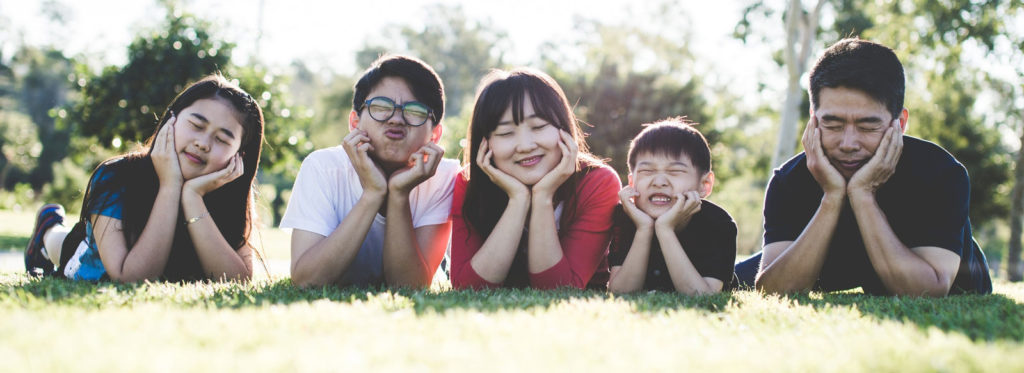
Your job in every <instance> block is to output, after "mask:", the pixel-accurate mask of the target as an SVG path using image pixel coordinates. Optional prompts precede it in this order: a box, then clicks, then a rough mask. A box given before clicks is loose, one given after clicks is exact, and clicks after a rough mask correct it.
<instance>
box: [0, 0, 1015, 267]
mask: <svg viewBox="0 0 1024 373" xmlns="http://www.w3.org/2000/svg"><path fill="white" fill-rule="evenodd" d="M1021 7H1022V5H1021V1H1017V0H1012V1H1005V0H1004V1H937V0H904V1H850V0H816V1H781V0H777V1H726V2H700V1H651V2H630V1H625V0H621V1H590V2H575V1H541V0H522V1H515V2H509V1H477V2H473V1H461V0H446V1H439V2H420V1H411V0H398V1H391V2H387V3H349V2H330V1H298V2H296V1H287V2H286V1H275V0H262V1H244V0H233V1H218V2H206V1H175V0H159V1H148V2H147V1H125V0H104V1H95V2H72V1H61V0H44V1H29V2H20V1H3V2H0V209H3V210H13V211H34V210H35V209H36V208H37V207H38V206H39V205H41V204H43V203H44V202H58V203H61V204H63V205H64V206H65V207H66V208H67V209H68V210H69V211H70V212H72V213H76V212H77V210H78V209H79V208H80V204H81V202H80V200H81V196H82V191H83V189H84V187H85V183H86V181H87V178H88V175H89V174H90V172H91V171H92V169H93V168H94V167H95V166H96V165H97V164H98V163H99V162H100V161H102V160H103V159H105V158H107V157H110V156H112V155H115V154H119V153H123V152H126V151H129V150H131V149H134V148H135V147H136V146H137V145H138V143H139V142H141V141H143V140H144V139H145V138H146V137H148V136H149V135H150V134H151V133H152V131H153V128H155V122H156V119H155V118H156V116H157V115H158V114H159V113H161V112H163V110H164V109H165V105H167V104H168V103H169V102H170V100H171V98H173V96H174V95H175V94H176V93H177V92H179V91H180V90H181V88H182V87H184V86H185V85H187V84H188V83H189V82H191V81H194V80H196V79H198V78H200V77H202V76H204V75H206V74H210V73H213V72H218V71H219V72H221V73H223V74H225V75H226V76H228V77H229V78H232V79H236V80H238V81H239V83H240V84H241V85H242V86H243V88H245V89H246V90H248V91H249V92H250V93H252V94H253V96H255V97H257V98H258V99H259V101H260V104H261V105H262V106H263V109H264V113H265V116H266V146H265V148H264V152H263V158H262V161H261V170H260V174H259V178H258V181H259V185H260V196H259V201H260V203H261V206H262V211H263V213H262V215H261V217H262V223H263V224H264V226H265V227H274V226H276V224H277V222H278V221H279V220H280V217H281V214H282V213H283V210H284V208H285V206H286V204H287V199H288V196H289V189H290V188H291V185H292V182H293V181H294V177H295V174H296V172H297V170H298V168H299V164H300V162H301V160H302V159H303V157H304V156H305V155H307V154H309V152H311V151H313V150H315V149H319V148H324V147H330V146H334V145H337V144H338V143H339V142H340V139H341V138H342V137H343V136H344V135H345V134H346V132H347V125H346V120H347V113H348V111H349V110H351V95H352V88H351V87H352V84H353V80H354V79H355V78H356V77H358V75H359V73H360V71H361V69H363V68H365V67H366V66H368V64H369V63H370V62H371V61H373V60H374V59H375V58H376V57H377V56H379V55H380V54H382V53H385V52H395V53H407V54H411V55H414V56H418V57H420V58H422V59H423V60H425V61H427V62H428V63H430V64H431V65H433V66H434V67H435V69H436V70H437V71H438V73H439V74H440V75H441V77H442V79H443V81H444V84H445V87H446V92H447V98H448V100H447V109H446V113H447V114H448V115H446V118H445V119H444V121H443V125H444V126H445V131H444V138H443V141H442V143H443V144H442V145H443V146H444V147H445V149H446V156H447V157H452V158H460V157H461V155H462V152H463V148H462V146H463V144H464V143H465V142H464V141H463V138H464V135H465V131H466V125H467V122H468V118H469V115H470V111H471V106H472V100H473V95H474V93H475V89H476V85H477V82H478V81H479V79H480V78H481V77H482V76H483V74H485V73H486V72H487V71H488V69H491V68H507V67H513V66H520V65H525V66H531V67H535V68H539V69H541V70H543V71H546V72H548V73H549V74H551V75H552V76H554V77H555V79H556V80H557V81H558V82H559V83H560V84H561V85H562V87H563V88H564V89H565V91H566V94H567V95H568V97H569V99H570V100H571V101H572V102H573V103H574V104H575V111H576V114H577V115H578V117H579V118H580V119H581V120H582V122H583V125H582V127H583V128H584V131H585V132H586V133H587V134H588V136H589V137H588V142H589V144H590V146H591V149H592V150H593V151H594V153H596V154H597V155H599V156H601V157H605V158H607V159H610V163H611V164H612V166H614V167H615V169H616V170H618V171H619V173H620V176H622V179H623V181H625V172H626V170H627V167H626V165H625V158H626V151H627V148H628V141H629V139H630V138H632V137H633V136H634V135H635V134H636V133H638V132H639V131H640V129H641V126H640V125H641V124H642V123H648V122H652V121H655V120H658V119H662V118H666V117H670V116H678V115H684V116H687V117H689V118H690V119H691V120H693V121H696V122H698V123H700V125H699V127H698V128H699V129H700V130H701V131H702V132H703V133H704V134H705V135H706V136H707V137H708V140H709V141H710V143H711V144H712V151H713V153H712V154H713V162H714V163H713V167H714V170H715V173H716V176H717V181H718V183H717V185H716V186H715V192H714V194H712V196H711V199H712V200H714V201H715V202H717V203H719V204H720V205H722V206H724V207H725V208H726V209H727V210H728V211H730V212H731V213H732V214H733V216H734V218H735V219H736V221H737V223H738V225H739V253H740V255H741V256H742V255H746V254H750V253H752V252H754V251H756V250H757V249H758V248H759V246H760V241H761V223H762V220H761V214H760V211H761V207H762V199H763V195H764V187H765V185H766V183H767V180H768V178H769V177H770V175H771V170H772V168H773V167H775V166H777V165H779V164H781V163H782V162H784V161H785V160H786V159H787V158H789V157H790V156H792V155H794V154H796V153H797V152H799V151H800V150H801V149H800V147H799V144H798V136H796V134H798V133H800V131H802V127H803V123H805V122H806V120H807V112H808V105H809V104H808V101H807V94H806V85H807V78H806V76H807V75H806V71H807V69H808V68H809V66H811V65H813V61H814V59H816V57H817V56H818V55H820V53H821V51H822V50H823V49H824V48H825V47H826V46H828V45H829V44H831V43H833V42H835V41H836V40H838V39H840V38H842V37H845V36H861V37H864V38H867V39H871V40H875V41H878V42H881V43H883V44H886V45H888V46H891V47H893V48H894V49H895V50H896V52H897V54H898V55H899V57H900V59H901V60H902V61H903V63H904V65H905V68H906V73H907V95H906V107H908V108H909V109H910V113H911V116H910V126H909V129H908V133H909V134H911V135H914V136H919V137H922V138H924V139H926V140H929V141H933V142H936V143H938V144H939V145H941V146H943V147H944V148H946V149H948V150H949V151H950V152H951V153H952V154H953V155H954V156H955V157H956V158H957V159H959V160H960V161H961V162H963V163H964V165H965V166H966V167H967V169H968V171H969V173H970V177H971V183H972V193H971V222H972V223H973V225H974V228H975V232H976V237H977V239H978V241H979V243H980V244H981V246H982V247H983V249H984V251H985V253H986V255H987V256H988V259H989V261H990V263H991V265H992V273H993V275H995V276H997V277H1005V276H1006V274H1007V270H1010V273H1009V274H1010V276H1009V277H1010V278H1011V279H1012V280H1016V281H1019V280H1020V279H1021V268H1022V266H1021V264H1020V244H1019V242H1020V236H1021V233H1020V228H1019V227H1020V225H1021V224H1020V219H1019V218H1020V216H1021V212H1020V210H1021V209H1022V203H1021V192H1020V190H1021V188H1020V187H1019V185H1020V184H1021V181H1020V177H1017V178H1014V177H1012V171H1013V170H1014V165H1015V164H1016V163H1017V162H1019V154H1020V152H1019V150H1020V140H1019V137H1020V136H1021V135H1020V134H1021V133H1022V131H1024V120H1022V117H1024V94H1022V91H1024V13H1022V12H1021V11H1020V9H1021ZM1011 210H1012V211H1013V212H1011ZM1011 217H1013V219H1011ZM12 239H13V238H8V241H10V240H12ZM267 249H274V248H267Z"/></svg>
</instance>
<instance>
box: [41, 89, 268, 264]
mask: <svg viewBox="0 0 1024 373" xmlns="http://www.w3.org/2000/svg"><path fill="white" fill-rule="evenodd" d="M262 142H263V112H262V110H261V109H260V107H259V105H258V104H257V103H256V102H255V101H254V100H253V99H252V97H251V96H249V94H247V93H245V91H243V90H242V89H241V88H239V87H238V86H237V85H235V84H232V83H231V82H229V81H227V80H226V79H225V78H224V77H222V76H220V75H213V76H209V77H206V78H204V79H202V80H200V81H198V82H196V83H194V84H192V85H190V86H189V87H188V88H186V89H185V90H184V91H182V92H181V93H179V94H178V96H177V97H175V98H174V100H173V101H172V102H171V104H170V106H169V107H168V108H167V109H166V110H165V111H164V113H163V115H162V116H161V118H160V120H159V125H158V126H157V128H156V131H155V133H154V134H153V135H152V136H151V137H150V138H149V139H148V140H147V141H146V143H145V146H144V147H143V148H142V149H141V150H139V151H135V152H131V153H127V154H123V155H120V156H117V157H114V158H111V159H108V160H106V161H104V162H103V163H101V164H100V165H99V166H98V167H97V168H96V170H95V171H93V174H92V177H91V178H90V180H89V185H88V188H87V189H86V192H85V198H84V200H83V201H82V214H81V218H80V219H79V221H78V223H77V224H75V225H74V228H73V229H70V230H69V229H67V228H65V227H64V225H63V220H64V217H63V208H62V207H61V206H59V205H53V204H51V205H46V206H43V207H42V208H41V209H40V210H39V214H38V217H37V219H36V228H35V229H34V232H33V236H32V238H31V240H30V242H29V244H28V248H27V249H26V251H25V266H26V269H27V270H28V272H29V273H30V274H35V275H51V274H53V275H57V276H62V277H67V278H70V279H76V280H101V279H110V280H114V281H122V282H132V281H140V280H157V279H163V280H169V281H181V280H201V279H214V280H221V279H236V280H248V279H250V278H251V277H252V251H253V249H252V247H251V245H250V241H249V237H250V234H251V233H252V229H253V228H252V227H253V223H254V222H253V220H254V216H255V212H254V211H253V208H254V205H253V184H254V180H255V176H256V170H257V169H258V166H259V159H260V149H261V144H262ZM55 267H56V268H55Z"/></svg>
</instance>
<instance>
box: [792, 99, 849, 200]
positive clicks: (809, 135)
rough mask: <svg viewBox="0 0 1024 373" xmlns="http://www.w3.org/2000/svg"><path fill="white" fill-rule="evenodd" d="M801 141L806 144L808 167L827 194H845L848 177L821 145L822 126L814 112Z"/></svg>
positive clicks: (805, 151) (805, 152)
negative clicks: (831, 160)
mask: <svg viewBox="0 0 1024 373" xmlns="http://www.w3.org/2000/svg"><path fill="white" fill-rule="evenodd" d="M801 142H803V144H804V154H805V155H806V156H807V169H808V170H810V172H811V176H813V177H814V180H815V181H817V182H818V185H820V186H821V189H822V190H823V191H825V194H826V195H829V194H839V195H845V194H846V179H845V178H843V175H842V174H840V173H839V170H837V169H836V168H835V166H832V163H830V162H829V161H828V157H826V156H825V150H824V148H822V147H821V128H820V127H819V126H818V118H817V117H816V116H814V115H813V114H811V119H810V120H809V121H807V128H805V129H804V136H803V139H802V140H801Z"/></svg>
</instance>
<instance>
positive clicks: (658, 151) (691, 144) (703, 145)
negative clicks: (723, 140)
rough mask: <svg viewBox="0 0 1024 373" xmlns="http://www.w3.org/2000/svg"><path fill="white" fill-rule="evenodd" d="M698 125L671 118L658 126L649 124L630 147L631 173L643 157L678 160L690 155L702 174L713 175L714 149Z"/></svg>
mask: <svg viewBox="0 0 1024 373" xmlns="http://www.w3.org/2000/svg"><path fill="white" fill-rule="evenodd" d="M694 125H696V123H694V122H692V121H690V120H688V119H686V117H675V118H667V119H663V120H660V121H657V122H654V123H650V124H645V125H644V127H645V128H644V130H643V131H640V133H639V134H637V135H636V137H634V138H633V141H631V142H630V143H629V156H628V158H627V162H628V163H629V172H630V173H632V172H633V168H635V167H636V157H637V155H639V154H655V155H666V156H669V157H678V156H680V155H684V154H685V155H686V156H687V157H689V158H690V162H693V166H694V167H696V168H697V169H698V170H699V171H700V173H701V174H706V173H708V171H711V148H710V147H709V146H708V140H707V139H705V138H704V135H703V134H701V133H700V131H698V130H697V129H696V128H694V127H693V126H694Z"/></svg>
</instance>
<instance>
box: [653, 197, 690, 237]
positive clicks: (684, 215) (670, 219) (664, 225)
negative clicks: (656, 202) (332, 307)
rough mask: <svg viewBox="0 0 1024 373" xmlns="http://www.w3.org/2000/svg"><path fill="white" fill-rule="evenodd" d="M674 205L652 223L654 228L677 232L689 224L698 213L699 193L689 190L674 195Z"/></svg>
mask: <svg viewBox="0 0 1024 373" xmlns="http://www.w3.org/2000/svg"><path fill="white" fill-rule="evenodd" d="M675 198H676V203H674V204H673V205H672V207H671V208H669V209H668V211H665V213H664V214H662V215H661V216H659V217H658V219H657V220H655V221H654V225H655V227H656V228H660V229H671V230H679V229H683V228H686V226H687V225H689V224H690V219H691V218H693V215H696V214H697V213H698V212H700V204H701V200H700V193H697V191H696V190H691V191H689V192H686V193H678V194H676V195H675Z"/></svg>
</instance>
